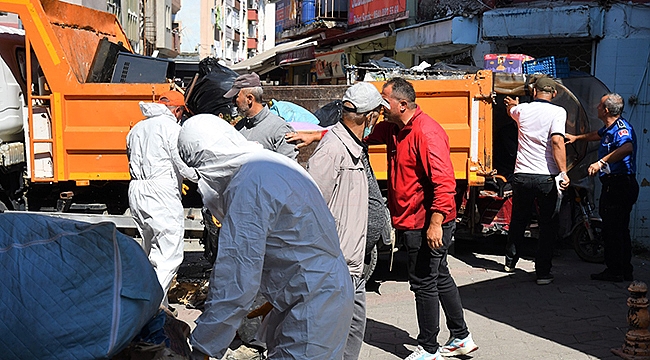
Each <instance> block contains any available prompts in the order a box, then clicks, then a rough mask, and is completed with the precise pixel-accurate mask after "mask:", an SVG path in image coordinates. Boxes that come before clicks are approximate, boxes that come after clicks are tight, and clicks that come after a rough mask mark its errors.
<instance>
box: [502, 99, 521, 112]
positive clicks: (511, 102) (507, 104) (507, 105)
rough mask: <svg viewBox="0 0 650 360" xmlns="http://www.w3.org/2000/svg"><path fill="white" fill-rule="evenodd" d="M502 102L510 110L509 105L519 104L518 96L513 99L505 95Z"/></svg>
mask: <svg viewBox="0 0 650 360" xmlns="http://www.w3.org/2000/svg"><path fill="white" fill-rule="evenodd" d="M503 102H504V103H505V104H506V108H508V110H510V109H509V108H510V107H511V106H517V105H519V98H518V97H516V98H514V99H513V98H511V97H510V96H506V97H505V99H503Z"/></svg>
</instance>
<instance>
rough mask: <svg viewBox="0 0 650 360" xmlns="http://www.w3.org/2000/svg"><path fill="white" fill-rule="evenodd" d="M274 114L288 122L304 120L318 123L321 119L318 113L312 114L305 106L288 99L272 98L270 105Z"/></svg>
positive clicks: (304, 121)
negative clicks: (317, 115)
mask: <svg viewBox="0 0 650 360" xmlns="http://www.w3.org/2000/svg"><path fill="white" fill-rule="evenodd" d="M269 110H271V111H272V112H273V113H274V114H276V115H278V116H279V117H281V118H283V119H284V121H286V122H303V123H311V124H318V123H319V122H320V121H319V120H318V118H317V117H316V115H314V114H312V113H311V112H310V111H309V110H307V109H305V108H304V107H302V106H300V105H297V104H294V103H292V102H288V101H278V100H275V99H273V100H271V106H270V107H269Z"/></svg>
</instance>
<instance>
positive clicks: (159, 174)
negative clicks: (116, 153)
mask: <svg viewBox="0 0 650 360" xmlns="http://www.w3.org/2000/svg"><path fill="white" fill-rule="evenodd" d="M140 110H141V111H142V115H144V116H145V117H146V118H145V119H144V120H142V121H140V122H138V123H137V124H135V126H134V127H133V128H132V129H131V131H129V134H128V135H127V137H126V147H127V155H128V157H129V172H130V173H131V182H130V183H129V207H130V208H131V215H132V216H133V219H134V220H135V224H136V226H137V228H138V231H139V233H140V236H142V241H143V248H144V250H145V252H146V253H147V255H148V256H149V261H150V262H151V265H153V267H154V269H155V270H156V275H157V276H158V281H159V282H160V286H161V287H162V289H163V291H164V293H165V297H164V300H163V304H164V305H167V295H166V294H167V291H168V290H169V287H170V286H171V282H172V279H173V278H174V276H175V275H176V272H177V271H178V268H179V267H180V265H181V263H182V262H183V234H184V220H183V216H184V213H183V204H182V203H181V184H182V181H183V178H187V179H189V180H192V181H197V180H198V175H197V174H196V172H195V171H194V170H192V169H191V168H189V167H188V166H187V165H185V163H183V161H182V160H181V158H180V155H179V154H178V147H177V144H178V133H179V131H180V130H181V127H180V125H178V123H177V119H176V117H174V115H173V114H172V113H171V111H169V109H168V108H167V106H165V105H163V104H158V103H142V102H141V103H140Z"/></svg>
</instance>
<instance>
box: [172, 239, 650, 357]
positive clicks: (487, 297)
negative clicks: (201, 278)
mask: <svg viewBox="0 0 650 360" xmlns="http://www.w3.org/2000/svg"><path fill="white" fill-rule="evenodd" d="M501 241H502V240H499V239H497V240H496V241H494V240H489V241H486V242H483V243H481V242H480V241H477V240H473V241H472V242H469V243H457V244H456V251H455V254H454V255H453V256H450V257H449V264H450V267H451V272H452V275H453V276H454V279H455V280H456V283H457V284H458V287H459V290H460V293H461V297H462V300H463V306H464V308H465V316H466V322H467V324H468V326H469V329H470V331H471V333H472V337H473V338H474V341H475V342H476V343H477V345H478V346H479V349H478V350H477V351H475V352H473V353H471V354H470V355H468V356H465V357H462V358H465V359H481V360H483V359H486V360H489V359H506V360H507V359H513V360H514V359H545V360H548V359H618V357H617V356H615V355H613V354H612V353H611V350H610V349H612V348H620V347H621V346H622V345H623V343H624V336H625V332H626V331H627V329H628V325H627V321H626V315H627V311H628V307H627V303H626V302H627V298H628V297H629V292H628V290H627V286H628V285H629V282H622V283H609V282H597V281H592V280H590V279H589V274H591V273H596V272H600V271H601V270H602V269H603V268H604V265H602V264H591V263H586V262H584V261H582V260H580V259H579V258H578V257H577V255H576V254H575V252H574V251H573V250H572V249H561V250H559V251H558V254H557V256H556V257H555V258H554V259H553V274H554V275H555V281H554V282H553V283H551V284H550V285H545V286H540V285H537V284H536V283H535V273H534V263H533V262H532V261H531V259H530V258H524V259H522V260H520V262H519V264H517V270H516V272H515V273H514V274H508V273H505V272H503V270H502V269H503V255H502V254H503V251H502V249H503V243H501ZM404 255H405V254H404V252H403V251H398V252H397V253H395V257H394V263H393V270H392V271H388V268H389V264H390V261H389V254H382V255H380V261H379V263H378V266H377V270H376V271H375V273H374V274H373V277H372V279H371V282H369V284H368V287H367V290H368V293H367V316H368V323H367V328H366V336H365V341H364V345H363V347H362V349H361V356H360V359H403V358H405V357H406V356H408V355H409V354H410V352H411V351H412V350H413V349H414V348H415V347H416V345H417V342H416V340H415V339H416V337H417V334H418V329H417V323H416V318H415V302H414V296H413V294H412V292H411V291H410V290H409V286H408V283H407V281H406V278H407V276H406V270H405V266H406V259H405V256H404ZM633 264H634V266H635V273H634V275H635V279H637V280H641V281H644V282H646V283H648V282H649V281H650V265H649V261H648V260H646V259H645V258H643V257H635V258H634V260H633ZM178 310H179V317H180V318H181V319H182V320H184V321H186V322H188V323H190V325H192V326H193V325H194V324H193V320H194V319H195V318H196V317H197V316H198V315H199V314H200V312H199V311H198V310H188V309H185V308H184V307H182V306H178ZM440 323H441V328H442V330H441V333H440V335H439V336H438V341H439V342H444V341H445V340H446V339H447V338H448V336H449V333H448V331H447V330H446V328H445V326H444V324H445V320H444V318H442V319H441V322H440Z"/></svg>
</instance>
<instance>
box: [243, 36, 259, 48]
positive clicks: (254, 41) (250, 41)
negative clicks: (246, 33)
mask: <svg viewBox="0 0 650 360" xmlns="http://www.w3.org/2000/svg"><path fill="white" fill-rule="evenodd" d="M258 42H259V40H257V38H248V39H247V44H246V49H248V50H251V49H257V43H258Z"/></svg>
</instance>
